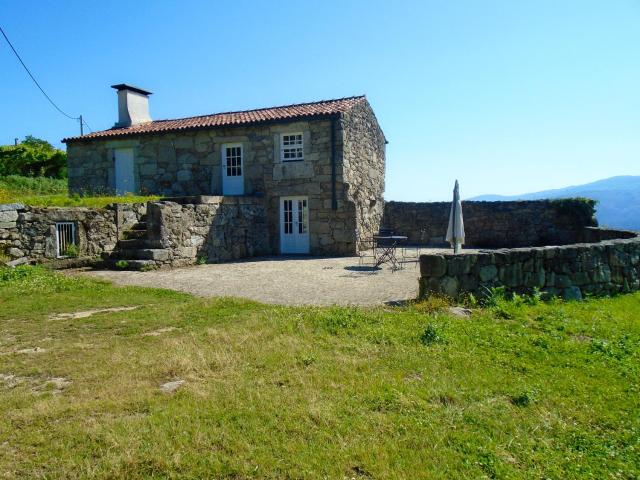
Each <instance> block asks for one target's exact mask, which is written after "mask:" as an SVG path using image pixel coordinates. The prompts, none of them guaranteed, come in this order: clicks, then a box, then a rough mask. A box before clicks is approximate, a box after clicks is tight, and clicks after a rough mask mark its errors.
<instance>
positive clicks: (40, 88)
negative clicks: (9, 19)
mask: <svg viewBox="0 0 640 480" xmlns="http://www.w3.org/2000/svg"><path fill="white" fill-rule="evenodd" d="M0 32H1V33H2V36H3V37H4V39H5V40H6V41H7V43H8V44H9V47H10V48H11V50H12V51H13V53H14V54H15V56H16V58H17V59H18V61H19V62H20V64H21V65H22V66H23V67H24V69H25V71H26V72H27V74H28V75H29V77H31V80H33V83H35V84H36V87H38V89H39V90H40V91H41V92H42V94H43V95H44V96H45V98H46V99H47V100H49V103H50V104H51V105H53V107H54V108H55V109H56V110H58V112H60V113H61V114H62V115H64V116H65V117H67V118H69V119H71V120H80V119H81V117H74V116H72V115H69V114H68V113H66V112H65V111H64V110H62V109H61V108H60V107H58V105H56V103H55V102H54V101H53V100H52V99H51V97H50V96H49V95H47V92H45V91H44V89H43V88H42V87H41V86H40V84H39V83H38V80H36V77H34V76H33V74H32V73H31V71H30V70H29V68H28V67H27V65H26V64H25V63H24V61H23V60H22V58H21V57H20V54H19V53H18V52H17V50H16V49H15V47H14V46H13V44H12V43H11V40H9V37H8V36H7V34H6V33H5V32H4V30H3V29H2V27H1V26H0ZM82 123H83V124H84V125H86V126H87V128H88V129H89V130H91V131H92V132H93V129H92V128H91V127H90V126H89V125H88V124H87V122H85V121H84V119H82Z"/></svg>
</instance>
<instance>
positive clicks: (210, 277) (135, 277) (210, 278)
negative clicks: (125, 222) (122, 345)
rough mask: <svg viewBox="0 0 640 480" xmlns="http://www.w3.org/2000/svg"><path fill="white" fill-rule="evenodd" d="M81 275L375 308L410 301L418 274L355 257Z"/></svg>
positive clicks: (215, 293)
mask: <svg viewBox="0 0 640 480" xmlns="http://www.w3.org/2000/svg"><path fill="white" fill-rule="evenodd" d="M421 251H422V252H423V253H439V252H444V251H447V252H450V251H451V250H444V249H433V248H432V249H422V250H421ZM470 251H473V250H465V253H466V252H470ZM365 260H366V261H367V262H370V261H371V259H370V258H368V259H365ZM82 274H83V275H88V276H91V277H97V278H101V279H104V280H109V281H112V282H114V283H115V284H117V285H138V286H144V287H156V288H169V289H174V290H179V291H183V292H188V293H191V294H193V295H197V296H202V297H219V296H233V297H243V298H249V299H251V300H256V301H259V302H264V303H273V304H281V305H379V304H383V303H395V302H402V301H405V300H411V299H414V298H416V296H417V295H418V277H419V275H420V268H419V266H417V264H416V262H415V261H413V262H410V263H406V264H405V265H404V268H403V269H402V270H396V271H392V270H391V268H390V266H389V265H387V264H384V265H382V268H380V269H375V268H373V267H372V266H371V265H367V263H365V264H363V265H359V260H358V257H338V258H326V257H322V258H318V257H264V258H256V259H250V260H245V261H239V262H230V263H217V264H209V265H197V266H192V267H185V268H177V269H172V270H156V271H151V272H131V271H110V270H99V271H88V272H83V273H82Z"/></svg>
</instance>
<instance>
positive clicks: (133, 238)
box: [105, 215, 169, 270]
mask: <svg viewBox="0 0 640 480" xmlns="http://www.w3.org/2000/svg"><path fill="white" fill-rule="evenodd" d="M167 260H169V251H168V250H167V249H164V248H152V245H150V241H149V236H148V231H147V216H146V215H143V216H142V217H140V221H139V222H138V223H136V224H135V225H133V227H131V229H129V230H126V231H124V232H123V235H122V239H120V240H118V243H117V244H116V247H115V248H114V249H113V252H111V253H110V254H108V255H107V257H106V258H105V263H106V266H107V267H109V268H113V269H117V270H147V269H154V268H157V267H158V266H160V265H161V264H162V263H164V262H166V261H167Z"/></svg>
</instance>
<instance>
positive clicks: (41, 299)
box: [0, 267, 640, 479]
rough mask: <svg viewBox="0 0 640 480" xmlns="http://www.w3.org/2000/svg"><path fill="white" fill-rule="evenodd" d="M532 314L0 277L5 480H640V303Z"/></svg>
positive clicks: (603, 302) (518, 306)
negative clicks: (296, 304)
mask: <svg viewBox="0 0 640 480" xmlns="http://www.w3.org/2000/svg"><path fill="white" fill-rule="evenodd" d="M531 303H532V304H530V305H529V304H526V303H524V302H507V301H497V302H496V304H495V305H494V306H492V307H487V308H485V309H478V310H476V311H474V314H473V316H472V317H471V318H457V317H453V316H450V315H448V314H446V313H444V312H443V311H442V310H440V309H439V308H438V307H439V305H440V302H438V301H432V302H429V303H424V304H417V305H413V306H410V307H402V308H401V307H395V308H391V307H381V308H374V309H360V308H358V309H356V308H291V307H278V306H267V305H261V304H257V303H252V302H248V301H243V300H237V299H228V298H227V299H200V298H194V297H191V296H189V295H186V294H180V293H176V292H172V291H166V290H154V289H143V288H133V287H127V288H117V287H114V286H111V285H108V284H105V283H101V282H98V281H95V280H89V279H80V278H72V277H66V276H62V275H60V274H55V273H51V272H48V271H46V270H43V269H41V268H32V267H19V268H17V269H15V270H0V411H1V412H2V415H0V478H102V477H108V478H150V477H151V478H212V477H213V478H236V479H237V478H330V479H341V478H411V479H413V478H443V479H444V478H562V479H566V478H597V479H601V478H624V479H632V478H638V477H639V476H640V358H639V357H640V294H633V295H625V296H620V297H617V298H614V299H597V300H589V301H586V302H582V303H561V302H555V303H549V304H542V303H536V302H531ZM123 306H124V307H129V306H131V307H138V308H135V309H133V310H123V311H113V312H102V313H94V314H93V315H86V316H84V317H83V318H69V317H66V318H64V317H60V316H56V315H58V314H60V313H65V312H78V311H87V310H91V309H102V308H112V307H123ZM178 379H179V380H184V384H183V385H182V386H181V387H180V388H178V390H177V391H175V392H174V393H163V392H162V391H160V389H159V386H160V385H161V384H163V383H165V382H169V381H172V380H178Z"/></svg>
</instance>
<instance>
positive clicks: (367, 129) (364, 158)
mask: <svg viewBox="0 0 640 480" xmlns="http://www.w3.org/2000/svg"><path fill="white" fill-rule="evenodd" d="M342 124H343V127H342V131H343V135H344V139H343V141H342V144H343V172H344V181H345V183H346V184H347V190H348V198H349V199H350V201H351V202H353V205H354V208H355V215H356V218H355V221H356V225H355V226H356V229H357V231H358V235H359V236H360V238H367V237H370V236H371V235H373V234H375V233H376V232H377V231H378V230H379V228H380V223H381V221H382V215H383V211H384V175H385V163H386V162H385V155H386V139H385V137H384V133H383V132H382V130H381V128H380V126H379V125H378V121H377V120H376V117H375V114H374V113H373V110H372V109H371V106H370V105H369V104H368V103H366V102H365V103H361V104H359V105H358V106H356V107H354V108H353V109H351V110H350V111H349V113H347V114H345V115H344V117H343V119H342Z"/></svg>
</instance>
